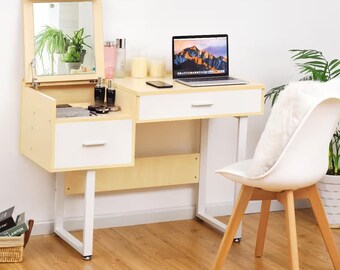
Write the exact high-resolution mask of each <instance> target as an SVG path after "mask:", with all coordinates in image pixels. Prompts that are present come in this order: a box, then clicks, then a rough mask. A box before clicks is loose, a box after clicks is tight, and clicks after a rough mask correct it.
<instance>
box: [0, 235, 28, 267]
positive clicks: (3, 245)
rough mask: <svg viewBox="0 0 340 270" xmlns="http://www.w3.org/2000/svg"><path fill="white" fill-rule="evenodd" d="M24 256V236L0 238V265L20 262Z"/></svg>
mask: <svg viewBox="0 0 340 270" xmlns="http://www.w3.org/2000/svg"><path fill="white" fill-rule="evenodd" d="M23 255H24V234H22V235H21V236H13V237H0V263H4V262H9V263H11V262H21V261H22V258H23Z"/></svg>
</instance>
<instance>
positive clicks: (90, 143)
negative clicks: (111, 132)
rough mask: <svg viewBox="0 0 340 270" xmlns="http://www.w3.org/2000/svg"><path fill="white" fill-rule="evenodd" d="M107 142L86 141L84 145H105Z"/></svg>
mask: <svg viewBox="0 0 340 270" xmlns="http://www.w3.org/2000/svg"><path fill="white" fill-rule="evenodd" d="M105 144H106V142H99V141H98V142H84V143H83V147H94V146H104V145H105Z"/></svg>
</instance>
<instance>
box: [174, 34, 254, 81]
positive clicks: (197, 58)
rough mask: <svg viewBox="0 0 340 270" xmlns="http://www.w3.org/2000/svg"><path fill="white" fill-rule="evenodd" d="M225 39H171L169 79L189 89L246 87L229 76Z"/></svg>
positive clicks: (211, 37) (195, 37) (208, 36)
mask: <svg viewBox="0 0 340 270" xmlns="http://www.w3.org/2000/svg"><path fill="white" fill-rule="evenodd" d="M228 48H229V46H228V35H226V34H222V35H196V36H174V37H172V73H173V79H174V80H175V81H177V82H180V83H183V84H185V85H189V86H210V85H233V84H247V83H248V82H247V81H244V80H240V79H237V78H233V77H230V76H229V54H228Z"/></svg>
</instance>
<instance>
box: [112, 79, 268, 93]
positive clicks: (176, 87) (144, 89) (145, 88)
mask: <svg viewBox="0 0 340 270" xmlns="http://www.w3.org/2000/svg"><path fill="white" fill-rule="evenodd" d="M146 81H164V82H165V83H169V84H172V85H173V87H172V88H156V87H153V86H150V85H147V84H146V83H145V82H146ZM113 85H114V87H116V88H119V89H120V90H123V91H126V92H129V93H131V94H134V95H136V96H144V95H159V94H179V93H192V92H210V91H226V90H252V89H256V90H258V89H264V88H265V86H264V84H260V83H249V84H244V85H221V86H204V87H190V86H186V85H184V84H181V83H178V82H175V81H174V80H173V79H171V78H169V77H166V78H160V79H158V78H144V79H134V78H131V77H126V78H115V79H113Z"/></svg>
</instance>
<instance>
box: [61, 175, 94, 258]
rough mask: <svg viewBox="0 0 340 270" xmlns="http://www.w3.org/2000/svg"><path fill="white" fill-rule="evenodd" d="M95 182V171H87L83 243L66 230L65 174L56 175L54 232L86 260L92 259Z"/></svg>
mask: <svg viewBox="0 0 340 270" xmlns="http://www.w3.org/2000/svg"><path fill="white" fill-rule="evenodd" d="M95 180H96V174H95V171H87V172H86V178H85V194H84V200H85V206H84V210H85V211H84V227H83V242H81V241H79V240H78V239H77V238H76V237H74V236H73V235H72V234H70V233H69V232H68V231H67V230H66V229H65V228H64V198H65V195H64V174H63V173H57V175H56V190H55V223H54V232H55V233H56V234H57V235H59V236H60V237H61V238H62V239H63V240H64V241H65V242H67V243H68V244H69V245H70V246H72V247H73V248H74V249H75V250H77V251H78V252H79V253H80V254H82V255H83V258H84V259H85V260H89V259H91V257H92V246H93V217H94V198H95Z"/></svg>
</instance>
